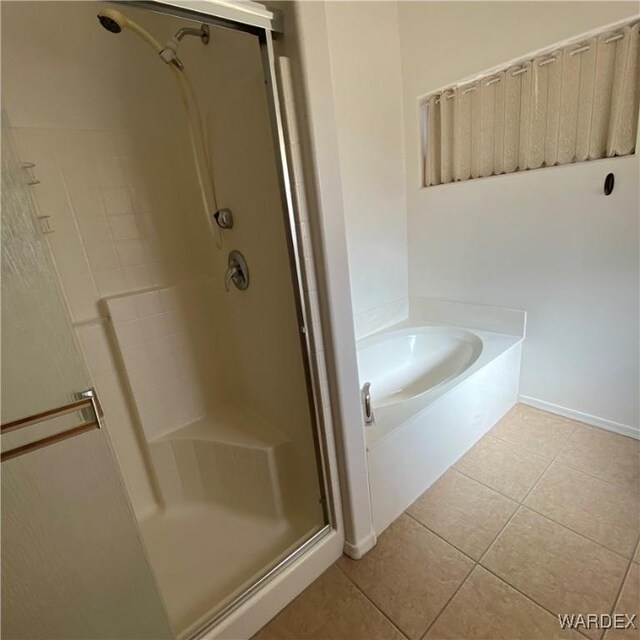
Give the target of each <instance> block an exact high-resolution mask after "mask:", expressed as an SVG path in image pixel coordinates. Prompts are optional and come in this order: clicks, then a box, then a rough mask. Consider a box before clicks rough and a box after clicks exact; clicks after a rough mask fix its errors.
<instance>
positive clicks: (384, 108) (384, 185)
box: [325, 2, 408, 336]
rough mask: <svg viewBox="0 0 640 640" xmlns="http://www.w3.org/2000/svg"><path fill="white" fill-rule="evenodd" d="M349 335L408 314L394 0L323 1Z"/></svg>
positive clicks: (402, 155) (405, 228)
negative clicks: (352, 326) (352, 325)
mask: <svg viewBox="0 0 640 640" xmlns="http://www.w3.org/2000/svg"><path fill="white" fill-rule="evenodd" d="M325 6H326V17H327V33H328V36H329V57H330V61H331V75H332V81H333V82H332V86H333V95H334V105H335V118H336V129H337V135H338V152H339V157H340V168H341V171H342V192H343V200H344V211H345V224H346V231H347V245H348V251H349V266H350V273H351V291H352V304H353V313H354V323H355V328H356V336H359V335H363V334H365V333H369V332H371V331H372V330H375V329H377V328H379V327H380V326H381V325H382V326H383V325H384V324H390V323H392V322H395V321H398V320H401V319H403V318H404V317H406V314H407V295H408V282H407V225H406V217H405V215H404V212H405V209H406V199H405V186H404V140H403V131H402V85H401V78H400V42H399V39H398V3H397V2H327V3H326V5H325Z"/></svg>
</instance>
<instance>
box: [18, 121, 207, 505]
mask: <svg viewBox="0 0 640 640" xmlns="http://www.w3.org/2000/svg"><path fill="white" fill-rule="evenodd" d="M14 135H15V137H16V141H17V143H18V148H19V151H20V156H21V159H22V160H23V161H28V162H34V163H35V164H36V166H35V168H34V169H33V177H34V178H36V179H37V180H39V181H40V183H39V184H36V185H34V186H33V194H34V196H35V199H36V203H37V208H38V212H39V215H40V216H43V217H45V216H46V217H47V218H46V225H47V228H50V229H51V230H52V231H51V232H50V233H48V234H47V239H48V240H49V244H50V247H51V250H52V253H53V256H54V260H55V263H56V266H57V269H58V272H59V276H60V280H61V283H62V286H63V289H64V292H65V295H66V298H67V301H68V304H69V309H70V312H71V316H72V320H73V322H74V325H75V327H76V329H77V333H78V337H79V339H80V342H81V344H82V346H83V349H84V351H85V354H86V356H87V362H88V364H89V367H90V369H91V374H92V378H93V380H94V382H95V384H96V386H97V388H98V392H99V395H100V396H101V399H102V402H103V404H104V406H105V408H106V413H107V420H108V421H109V425H110V427H111V428H110V431H109V432H110V435H111V437H112V441H113V445H114V448H115V449H116V453H117V456H118V460H119V461H120V464H121V466H122V470H123V474H124V476H125V479H126V481H127V485H128V487H129V489H130V491H131V495H132V498H133V501H134V505H135V506H136V510H137V511H140V512H145V511H148V510H150V509H151V508H152V507H153V504H154V502H155V498H154V493H153V487H152V486H151V484H150V480H149V474H147V473H146V472H145V469H146V468H147V467H148V462H147V461H146V460H145V455H146V452H145V449H144V447H143V446H141V445H140V443H139V434H138V433H137V432H136V427H135V425H134V421H135V418H134V417H133V414H132V413H131V406H130V399H129V398H128V397H127V391H126V390H125V389H124V388H123V382H122V381H123V377H122V375H121V373H120V364H119V363H118V362H117V361H116V360H115V359H114V355H113V354H114V353H115V352H114V351H113V349H112V347H111V345H110V338H109V334H108V332H107V326H106V324H105V315H106V309H105V308H104V307H103V305H101V304H100V299H102V298H104V297H109V296H113V295H117V294H122V293H125V292H128V291H134V290H140V289H146V288H150V287H158V286H166V285H169V284H173V283H176V282H179V281H180V280H181V279H183V278H184V277H185V276H186V275H187V274H188V273H190V272H191V273H192V272H193V266H194V265H193V261H194V260H197V257H195V258H194V256H197V255H198V254H197V251H196V252H195V253H194V250H193V249H194V248H195V247H197V244H198V243H197V237H198V235H199V233H198V230H196V229H190V228H189V221H191V222H192V223H193V220H194V219H196V221H197V220H198V216H197V215H196V216H185V215H184V211H185V210H189V209H191V208H194V207H195V208H197V207H198V206H199V202H198V201H197V200H195V199H194V198H193V197H192V195H191V194H190V192H189V189H188V186H187V183H186V179H185V178H184V174H182V173H181V171H182V170H183V169H185V168H186V166H187V165H186V163H187V161H186V160H185V158H184V153H183V151H184V150H182V149H181V148H180V144H179V140H178V139H177V136H176V137H174V138H172V137H171V136H169V135H166V134H164V135H163V134H159V133H157V132H154V133H151V132H149V133H141V132H139V131H138V132H132V131H127V130H113V131H105V130H101V131H96V130H80V129H45V128H25V127H22V128H15V129H14ZM152 211H153V213H152ZM198 211H199V209H198ZM200 233H201V230H200ZM187 245H188V246H189V247H190V248H191V250H187Z"/></svg>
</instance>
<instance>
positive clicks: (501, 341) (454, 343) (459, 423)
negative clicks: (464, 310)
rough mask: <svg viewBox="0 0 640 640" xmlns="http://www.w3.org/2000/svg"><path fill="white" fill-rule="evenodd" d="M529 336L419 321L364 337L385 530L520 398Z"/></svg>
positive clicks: (362, 359)
mask: <svg viewBox="0 0 640 640" xmlns="http://www.w3.org/2000/svg"><path fill="white" fill-rule="evenodd" d="M522 340H523V335H514V334H505V333H497V332H494V331H487V330H484V329H476V328H462V327H458V326H454V325H445V324H436V323H432V322H428V321H425V320H418V319H417V318H413V319H410V320H406V321H404V322H401V323H399V324H397V325H395V326H393V327H389V328H387V329H384V330H382V331H380V332H379V333H376V334H374V335H372V336H368V337H366V338H362V339H360V340H359V341H358V342H357V352H358V371H359V377H360V385H361V387H362V386H363V385H364V384H365V383H367V382H369V383H371V386H370V394H371V405H372V409H373V415H374V423H373V424H371V425H366V427H365V434H366V442H367V460H368V467H369V488H370V499H371V508H372V514H373V524H374V529H375V531H376V534H377V535H379V534H380V533H381V532H382V531H383V530H384V529H385V528H386V527H387V526H388V525H389V524H390V523H391V522H393V520H395V519H396V518H397V517H398V516H399V515H400V514H401V513H402V511H403V510H405V509H406V508H407V507H408V506H409V505H410V504H411V503H412V502H413V501H414V500H415V499H416V498H417V497H418V496H419V495H420V494H421V493H422V492H423V491H425V490H426V489H427V488H428V487H429V486H430V485H431V484H432V483H433V482H434V481H435V480H436V479H437V478H438V477H439V476H440V475H441V474H442V473H444V471H446V470H447V469H448V468H449V467H450V466H451V465H452V464H454V463H455V461H456V460H457V459H458V458H459V457H460V456H461V455H463V454H464V452H465V451H467V450H468V449H469V448H470V447H471V446H473V445H474V444H475V442H477V441H478V440H479V439H480V438H481V437H482V435H484V433H486V432H487V431H488V430H489V429H490V428H491V427H492V426H493V425H494V424H495V423H496V422H497V421H498V420H499V419H500V418H501V417H502V416H503V415H504V414H505V413H506V412H507V411H508V410H509V408H511V407H512V406H513V404H514V403H515V402H516V400H517V396H518V381H519V371H520V354H521V343H522Z"/></svg>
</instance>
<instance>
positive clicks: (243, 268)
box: [224, 250, 249, 293]
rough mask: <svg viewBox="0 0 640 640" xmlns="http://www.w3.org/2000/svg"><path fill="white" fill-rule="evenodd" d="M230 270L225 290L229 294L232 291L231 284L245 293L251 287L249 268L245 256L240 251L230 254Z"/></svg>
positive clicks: (228, 270)
mask: <svg viewBox="0 0 640 640" xmlns="http://www.w3.org/2000/svg"><path fill="white" fill-rule="evenodd" d="M228 264H229V268H228V269H227V273H226V275H225V277H224V288H225V291H226V292H227V293H229V291H231V283H232V282H233V284H234V285H235V286H236V288H237V289H240V291H244V290H245V289H247V288H248V286H249V267H248V266H247V261H246V260H245V259H244V256H243V255H242V254H241V253H240V252H239V251H235V250H234V251H231V252H230V253H229V262H228Z"/></svg>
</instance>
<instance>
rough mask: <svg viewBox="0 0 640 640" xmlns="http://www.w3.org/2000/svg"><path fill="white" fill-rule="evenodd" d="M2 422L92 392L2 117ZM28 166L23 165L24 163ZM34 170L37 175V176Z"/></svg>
mask: <svg viewBox="0 0 640 640" xmlns="http://www.w3.org/2000/svg"><path fill="white" fill-rule="evenodd" d="M2 142H3V144H2V422H3V423H5V422H10V421H12V420H16V419H18V418H22V417H24V416H27V415H31V414H33V413H38V412H40V411H46V410H48V409H51V408H53V407H56V406H58V405H62V404H66V403H67V402H69V401H71V400H73V399H75V398H74V393H75V392H78V391H82V390H83V389H86V388H87V387H89V386H91V385H90V383H89V375H88V373H87V371H86V369H85V366H84V363H83V360H82V358H81V356H80V352H79V350H78V347H77V346H76V343H75V341H74V337H73V330H72V328H71V321H70V319H69V315H68V312H67V308H66V304H65V302H64V298H63V294H62V291H61V288H60V284H59V281H58V276H57V274H56V270H55V266H54V264H53V260H52V259H51V255H50V252H49V247H48V245H47V241H46V237H45V236H44V234H43V233H42V231H41V230H40V227H39V221H38V218H37V216H36V209H35V205H34V203H33V200H32V197H31V193H30V192H29V189H30V188H31V187H29V186H27V180H28V179H29V176H30V170H29V169H26V168H24V167H23V166H22V164H21V163H20V160H19V159H18V156H17V153H16V150H15V146H14V144H13V141H12V139H11V135H10V129H9V126H8V123H7V118H6V115H5V114H4V112H3V115H2ZM26 160H28V158H27V159H26ZM36 169H37V168H36Z"/></svg>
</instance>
